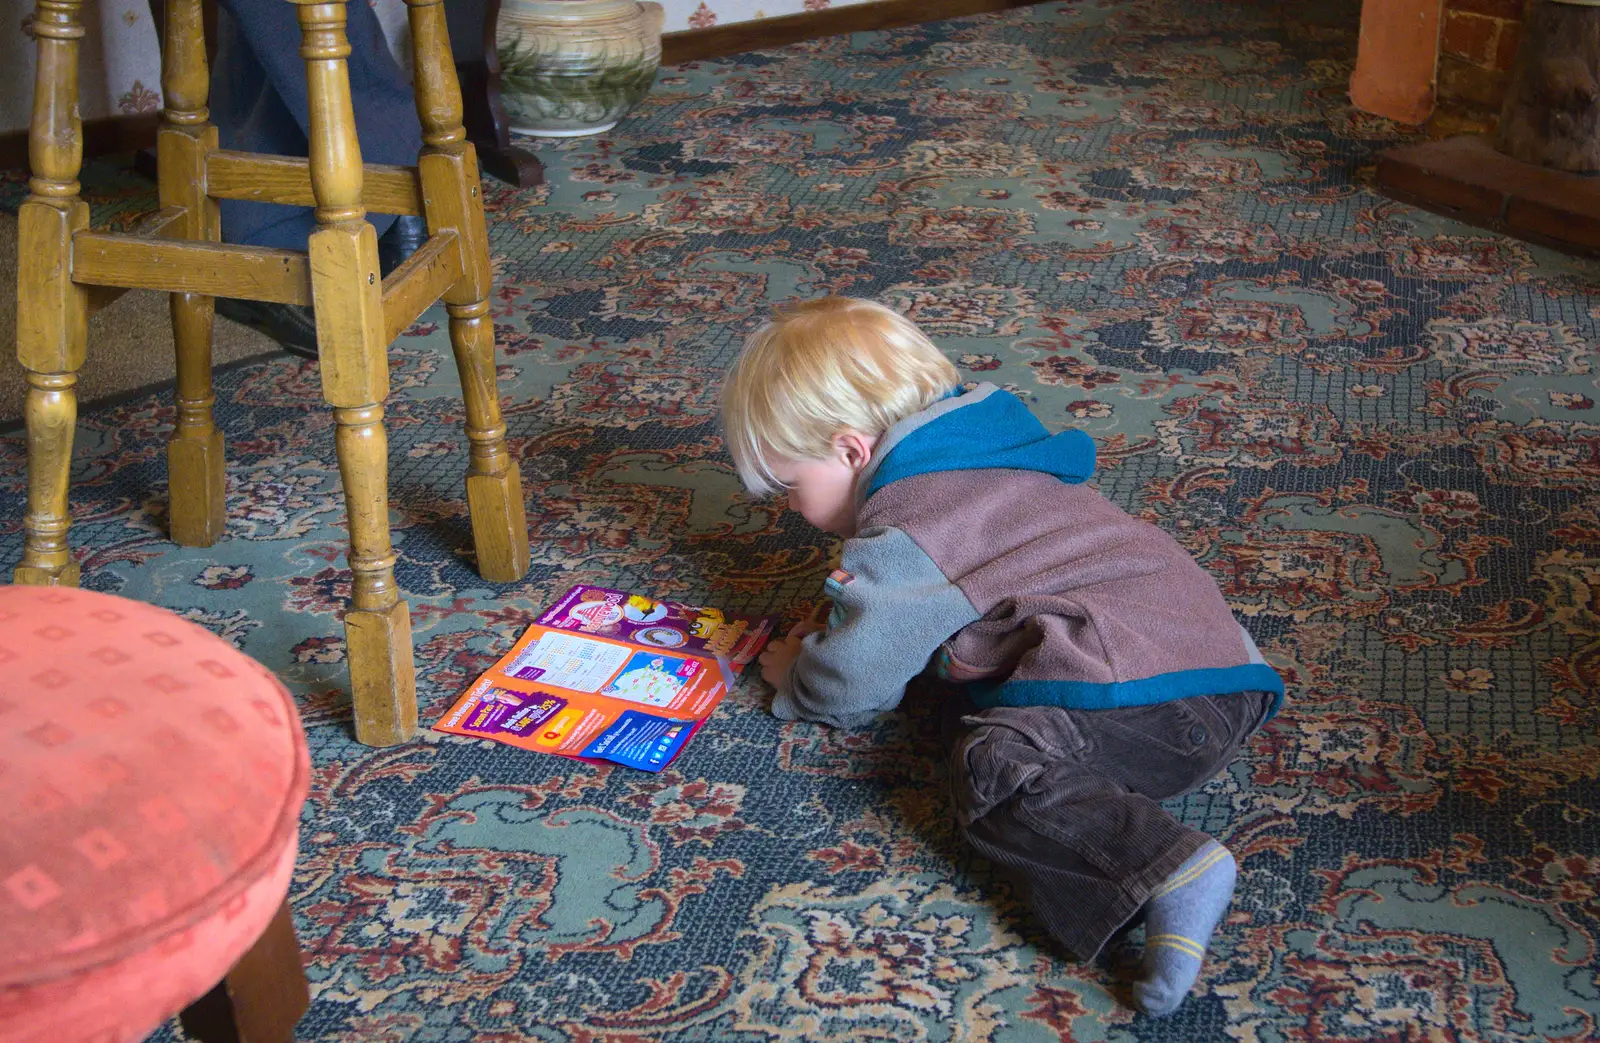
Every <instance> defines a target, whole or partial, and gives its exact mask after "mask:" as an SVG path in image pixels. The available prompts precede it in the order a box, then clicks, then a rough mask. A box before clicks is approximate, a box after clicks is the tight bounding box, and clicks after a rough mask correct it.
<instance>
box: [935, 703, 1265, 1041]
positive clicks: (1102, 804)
mask: <svg viewBox="0 0 1600 1043" xmlns="http://www.w3.org/2000/svg"><path fill="white" fill-rule="evenodd" d="M1273 702H1274V697H1273V695H1272V694H1271V693H1267V692H1243V693H1240V694H1238V695H1221V696H1201V697H1195V698H1190V699H1180V700H1176V701H1173V702H1167V703H1160V704H1157V705H1153V706H1134V707H1127V708H1123V709H1110V710H1066V709H1061V708H1059V707H1047V706H1037V707H999V708H995V709H991V710H985V711H983V712H981V713H972V712H970V710H969V711H968V712H966V713H963V709H962V708H961V707H960V705H959V703H956V702H955V701H953V700H952V702H951V703H947V704H946V705H947V710H946V719H945V722H944V727H945V737H946V741H947V743H948V744H949V749H950V755H951V760H950V771H951V783H952V788H953V796H954V800H955V811H956V818H957V821H958V822H959V823H960V825H961V829H962V832H963V833H964V834H965V835H966V837H967V839H968V841H970V842H971V844H972V845H973V847H974V848H976V849H977V851H978V852H979V854H981V855H983V856H984V857H985V858H987V859H989V860H990V861H991V862H993V863H994V864H995V866H996V868H997V869H999V870H1000V871H1001V873H1002V874H1003V875H1004V876H1005V877H1006V878H1007V879H1009V880H1010V881H1011V883H1012V885H1013V887H1014V888H1015V889H1016V892H1017V897H1018V898H1020V899H1021V900H1022V901H1023V902H1025V903H1026V904H1027V905H1028V907H1029V909H1030V910H1031V911H1032V913H1033V914H1034V916H1035V917H1037V919H1038V922H1039V923H1040V924H1041V925H1042V926H1043V927H1044V928H1045V929H1046V930H1048V931H1049V932H1050V933H1051V934H1052V935H1053V936H1054V937H1055V938H1056V939H1057V940H1058V941H1060V942H1061V943H1062V944H1063V945H1065V946H1066V947H1067V948H1068V949H1069V950H1071V951H1072V952H1073V954H1074V955H1076V956H1077V957H1078V958H1079V959H1081V960H1089V959H1092V958H1094V956H1095V955H1096V954H1097V953H1098V952H1099V951H1100V949H1101V947H1102V946H1104V945H1105V943H1106V942H1107V941H1108V940H1110V938H1111V937H1112V935H1114V934H1115V933H1116V932H1117V930H1118V929H1120V928H1121V927H1123V926H1124V925H1125V924H1127V923H1129V922H1130V921H1131V920H1132V919H1133V918H1134V917H1135V916H1136V915H1137V914H1138V913H1139V912H1140V910H1141V909H1145V907H1146V904H1147V903H1151V902H1152V901H1153V900H1154V899H1156V898H1164V897H1165V896H1166V895H1167V894H1170V893H1173V892H1174V891H1176V890H1178V889H1179V888H1182V887H1183V885H1185V884H1190V883H1196V884H1200V885H1202V889H1204V885H1205V884H1206V883H1207V882H1208V881H1207V880H1206V877H1207V876H1208V871H1209V870H1210V869H1212V868H1215V869H1217V871H1218V873H1219V874H1222V875H1226V877H1227V879H1226V880H1225V881H1223V883H1225V884H1226V886H1225V888H1221V887H1219V888H1215V889H1213V890H1215V892H1216V893H1215V894H1209V895H1203V896H1201V897H1202V898H1204V899H1205V900H1206V901H1209V902H1210V903H1211V905H1212V906H1217V905H1218V903H1220V906H1221V907H1220V908H1208V909H1206V910H1204V916H1210V915H1211V914H1212V913H1215V914H1216V915H1220V913H1221V911H1222V909H1225V908H1226V902H1227V899H1228V896H1229V895H1231V893H1232V876H1231V873H1232V871H1233V860H1232V858H1231V856H1229V855H1227V854H1226V852H1224V851H1222V850H1221V849H1220V847H1219V846H1218V845H1217V844H1216V843H1215V842H1214V841H1213V840H1212V839H1211V838H1210V837H1208V836H1207V835H1206V834H1204V833H1201V832H1199V831H1198V830H1194V829H1190V828H1189V827H1188V826H1185V825H1184V824H1183V823H1181V822H1179V821H1178V820H1177V819H1175V818H1173V817H1172V816H1171V815H1170V814H1168V813H1167V812H1166V810H1165V809H1163V808H1162V807H1161V805H1160V804H1159V803H1158V801H1161V800H1165V799H1167V798H1169V797H1176V796H1179V795H1181V794H1184V793H1187V792H1189V791H1191V790H1193V789H1196V788H1198V787H1200V786H1202V785H1204V784H1205V783H1206V782H1207V781H1209V780H1210V779H1211V778H1212V777H1213V776H1215V775H1216V774H1217V773H1218V772H1219V771H1221V770H1222V769H1223V768H1224V767H1226V766H1227V764H1228V763H1229V762H1230V761H1232V760H1233V759H1234V757H1235V756H1236V755H1237V754H1238V752H1239V747H1240V745H1241V744H1242V743H1243V742H1244V741H1245V740H1246V739H1247V738H1249V736H1250V735H1251V733H1253V732H1254V731H1256V729H1258V728H1260V727H1261V725H1262V724H1263V723H1264V721H1265V718H1266V716H1267V713H1268V712H1269V710H1270V709H1271V707H1272V704H1273ZM1197 856H1198V859H1197ZM1191 890H1193V889H1192V888H1191ZM1191 897H1193V896H1191V895H1187V894H1184V895H1178V896H1177V899H1176V900H1177V901H1179V902H1180V903H1181V902H1187V901H1189V899H1190V898H1191ZM1152 909H1154V906H1153V905H1152ZM1183 913H1184V910H1180V917H1179V918H1180V919H1182V918H1183V917H1182V914H1183ZM1151 915H1152V916H1154V913H1153V912H1152V914H1151ZM1197 915H1199V914H1197ZM1204 916H1202V917H1201V918H1202V919H1203V918H1204ZM1215 922H1216V920H1215V919H1211V921H1210V923H1209V924H1200V925H1199V926H1198V927H1195V928H1194V929H1193V930H1192V931H1189V932H1180V935H1162V936H1160V937H1149V938H1147V939H1146V945H1147V956H1150V955H1156V956H1160V955H1162V954H1161V953H1159V952H1153V951H1151V950H1149V949H1148V947H1149V946H1151V945H1152V944H1154V945H1157V946H1159V945H1161V944H1162V939H1163V938H1165V939H1168V940H1172V941H1173V944H1175V945H1178V946H1179V947H1180V948H1182V949H1183V950H1186V951H1187V955H1188V956H1189V957H1190V958H1191V959H1190V961H1189V962H1190V966H1188V967H1186V968H1184V969H1183V970H1184V973H1186V974H1189V981H1192V980H1193V977H1192V974H1193V973H1194V972H1198V970H1199V964H1200V961H1201V959H1202V958H1203V956H1204V949H1205V942H1206V938H1207V937H1209V935H1210V933H1211V930H1212V926H1213V925H1214V924H1215ZM1202 928H1203V934H1204V935H1205V936H1206V937H1200V938H1196V939H1193V940H1192V941H1191V940H1190V939H1188V938H1187V937H1182V936H1181V935H1183V934H1187V933H1202V930H1201V929H1202ZM1165 929H1166V928H1163V930H1165ZM1158 962H1159V961H1158ZM1148 965H1149V964H1148V960H1147V967H1148ZM1180 984H1181V985H1182V992H1180V993H1178V994H1177V995H1176V996H1163V997H1161V1000H1162V1001H1163V1002H1161V1003H1157V1002H1155V1001H1149V1002H1143V1001H1142V1002H1141V1006H1144V1007H1145V1009H1147V1010H1152V1012H1162V1013H1164V1012H1166V1010H1170V1009H1171V1007H1170V1006H1167V1004H1168V1003H1170V1004H1171V1005H1172V1006H1175V1005H1176V1003H1177V1002H1178V1001H1181V999H1182V993H1184V992H1187V991H1188V985H1187V984H1186V983H1182V982H1180ZM1146 991H1147V992H1148V988H1147V989H1146ZM1135 992H1136V995H1140V993H1139V988H1138V987H1136V990H1135ZM1141 1000H1143V997H1142V996H1141ZM1158 1007H1165V1008H1166V1009H1165V1010H1158V1009H1157V1008H1158Z"/></svg>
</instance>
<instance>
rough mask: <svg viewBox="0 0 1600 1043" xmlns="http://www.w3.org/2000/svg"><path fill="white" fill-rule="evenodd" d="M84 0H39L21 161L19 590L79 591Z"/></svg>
mask: <svg viewBox="0 0 1600 1043" xmlns="http://www.w3.org/2000/svg"><path fill="white" fill-rule="evenodd" d="M82 6H83V5H82V0H39V3H38V7H37V9H36V10H35V12H34V16H33V35H34V39H35V40H36V42H37V47H38V63H37V65H36V66H35V71H34V81H33V83H34V87H33V119H32V121H31V122H30V123H29V125H28V157H29V161H30V163H31V165H32V168H33V178H32V180H30V181H29V182H28V187H29V190H30V193H29V196H28V199H27V201H26V202H25V203H23V204H22V207H21V209H20V210H19V211H18V213H17V222H18V226H17V248H18V251H19V254H20V256H21V257H23V258H25V259H26V263H24V264H21V265H19V266H18V269H19V271H18V277H17V360H18V361H19V362H21V363H22V366H23V368H24V369H25V370H27V381H28V397H27V402H26V404H25V406H24V417H25V420H26V423H27V428H28V513H27V515H26V517H25V518H24V519H23V530H24V536H23V548H22V563H21V564H19V565H18V566H17V568H16V571H15V573H14V578H15V580H16V582H18V583H34V584H42V585H49V584H61V585H64V586H77V583H78V565H77V563H76V562H74V561H73V560H72V556H71V553H70V551H69V549H68V546H67V528H68V526H69V525H70V524H71V516H70V514H69V512H68V508H67V477H68V472H69V467H70V465H71V462H72V435H73V429H74V427H76V425H77V421H78V400H77V395H76V394H75V393H74V391H73V388H74V387H75V386H76V385H77V383H78V377H77V372H78V370H79V368H80V367H82V366H83V358H84V349H85V345H86V342H87V339H88V323H89V301H88V295H87V294H86V293H85V292H84V290H83V288H82V287H80V286H78V285H77V284H75V283H74V282H73V281H72V236H73V233H75V232H80V231H84V230H85V229H87V228H88V227H89V207H88V205H87V204H86V203H84V201H83V200H82V199H80V198H79V197H78V170H79V168H80V167H81V166H82V163H83V124H82V121H81V120H80V119H79V118H78V41H79V40H80V39H82V37H83V25H82V23H81V21H80V17H79V16H80V9H81V7H82Z"/></svg>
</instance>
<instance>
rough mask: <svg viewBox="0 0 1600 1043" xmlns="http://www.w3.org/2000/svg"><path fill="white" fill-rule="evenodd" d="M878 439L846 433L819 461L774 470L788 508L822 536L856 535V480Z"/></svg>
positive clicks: (787, 463) (790, 463)
mask: <svg viewBox="0 0 1600 1043" xmlns="http://www.w3.org/2000/svg"><path fill="white" fill-rule="evenodd" d="M876 441H877V439H875V438H872V437H871V436H868V435H860V434H856V433H855V432H846V433H845V434H842V435H839V436H838V437H837V438H835V439H834V446H833V449H834V451H833V453H832V454H831V455H830V456H826V457H824V458H823V459H821V460H785V461H783V462H782V463H781V464H780V465H779V466H777V467H775V468H774V469H773V471H774V477H776V478H777V479H778V480H779V481H780V482H782V483H783V484H784V485H785V486H787V487H788V490H789V506H790V507H792V508H794V509H795V510H796V511H799V512H800V516H801V517H802V518H804V519H805V520H806V521H808V522H810V523H811V524H812V525H815V526H816V527H817V528H819V529H821V530H822V531H823V532H831V533H833V534H834V535H835V536H843V537H845V538H847V539H848V538H849V537H851V536H854V535H855V534H856V478H857V477H858V476H859V475H860V474H861V472H862V470H863V469H864V468H865V467H866V466H867V464H868V463H869V462H870V461H871V460H872V447H873V445H874V443H876Z"/></svg>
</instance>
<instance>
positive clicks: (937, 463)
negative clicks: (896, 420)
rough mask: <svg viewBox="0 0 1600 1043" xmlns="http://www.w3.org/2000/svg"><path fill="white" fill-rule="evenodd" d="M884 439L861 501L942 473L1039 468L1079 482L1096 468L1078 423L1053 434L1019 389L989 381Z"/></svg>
mask: <svg viewBox="0 0 1600 1043" xmlns="http://www.w3.org/2000/svg"><path fill="white" fill-rule="evenodd" d="M952 394H953V395H954V393H952ZM907 428H909V430H906V429H907ZM902 430H903V431H905V433H904V434H900V432H901V431H902ZM885 441H887V442H889V446H888V449H887V452H885V453H884V455H883V456H882V458H881V459H879V460H878V463H877V467H876V468H874V470H873V472H872V474H871V476H870V477H869V479H868V483H867V489H866V493H865V496H863V499H865V498H866V497H870V496H871V495H872V494H873V493H875V492H877V491H878V490H879V489H882V488H883V487H884V486H886V485H888V484H889V483H890V482H898V481H899V480H900V479H902V478H910V477H912V476H914V475H919V474H932V473H935V472H937V471H976V470H981V469H984V468H1006V469H1010V470H1017V471H1042V472H1044V473H1045V474H1053V475H1055V476H1056V477H1057V478H1059V479H1061V480H1062V481H1063V482H1068V483H1074V484H1075V483H1078V482H1082V481H1084V480H1086V479H1087V478H1088V477H1089V476H1090V475H1092V474H1094V439H1092V438H1090V437H1089V435H1088V434H1087V433H1086V432H1083V431H1079V430H1077V429H1073V430H1070V431H1062V432H1061V433H1059V434H1054V435H1053V434H1051V433H1050V432H1049V431H1048V430H1047V429H1046V428H1045V426H1044V425H1043V424H1042V423H1040V422H1039V418H1038V417H1036V416H1034V415H1033V413H1032V412H1031V411H1030V410H1029V409H1028V407H1027V406H1025V405H1023V404H1022V402H1021V401H1020V400H1018V399H1017V397H1016V396H1015V395H1013V394H1011V393H1010V392H1009V391H1003V390H1001V389H1000V388H997V387H995V386H994V385H992V384H985V385H982V386H980V387H978V388H977V389H975V390H973V391H969V392H967V393H966V394H964V395H959V396H957V397H952V398H949V399H946V400H944V401H942V402H939V403H938V404H936V405H934V406H932V407H930V408H929V409H927V410H925V411H924V412H922V413H919V414H917V415H916V416H914V417H909V418H907V419H906V420H905V421H902V423H901V424H897V425H895V429H894V430H891V431H890V432H889V434H888V435H886V436H885Z"/></svg>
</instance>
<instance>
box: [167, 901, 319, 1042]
mask: <svg viewBox="0 0 1600 1043" xmlns="http://www.w3.org/2000/svg"><path fill="white" fill-rule="evenodd" d="M310 1005H311V990H310V986H309V985H308V984H307V983H306V972H305V967H304V966H302V964H301V962H300V942H299V941H298V940H297V939H296V938H295V935H294V918H293V917H292V916H291V915H290V913H289V905H288V903H287V902H285V903H284V905H283V906H282V907H281V908H280V909H279V910H278V914H277V915H276V916H274V917H273V918H272V922H271V923H270V924H268V925H267V929H266V931H265V932H264V933H263V934H262V935H261V937H260V938H259V939H257V940H256V943H255V945H253V946H251V947H250V951H249V952H247V953H245V954H244V955H243V956H242V957H240V958H239V962H238V963H237V964H235V965H234V968H233V970H231V971H229V972H228V976H227V977H226V978H223V979H222V980H221V981H220V982H218V983H217V987H216V988H214V989H212V990H211V991H210V992H208V993H206V994H205V995H204V996H202V997H200V998H199V999H197V1000H195V1001H194V1002H193V1003H191V1004H189V1006H187V1007H185V1008H184V1010H183V1013H182V1014H180V1015H179V1020H180V1021H181V1022H182V1023H183V1031H184V1033H185V1034H186V1035H188V1036H189V1038H191V1039H194V1040H198V1041H199V1043H293V1040H294V1027H295V1025H296V1024H298V1023H299V1021H300V1018H301V1016H303V1015H304V1014H305V1012H306V1008H307V1007H309V1006H310Z"/></svg>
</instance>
